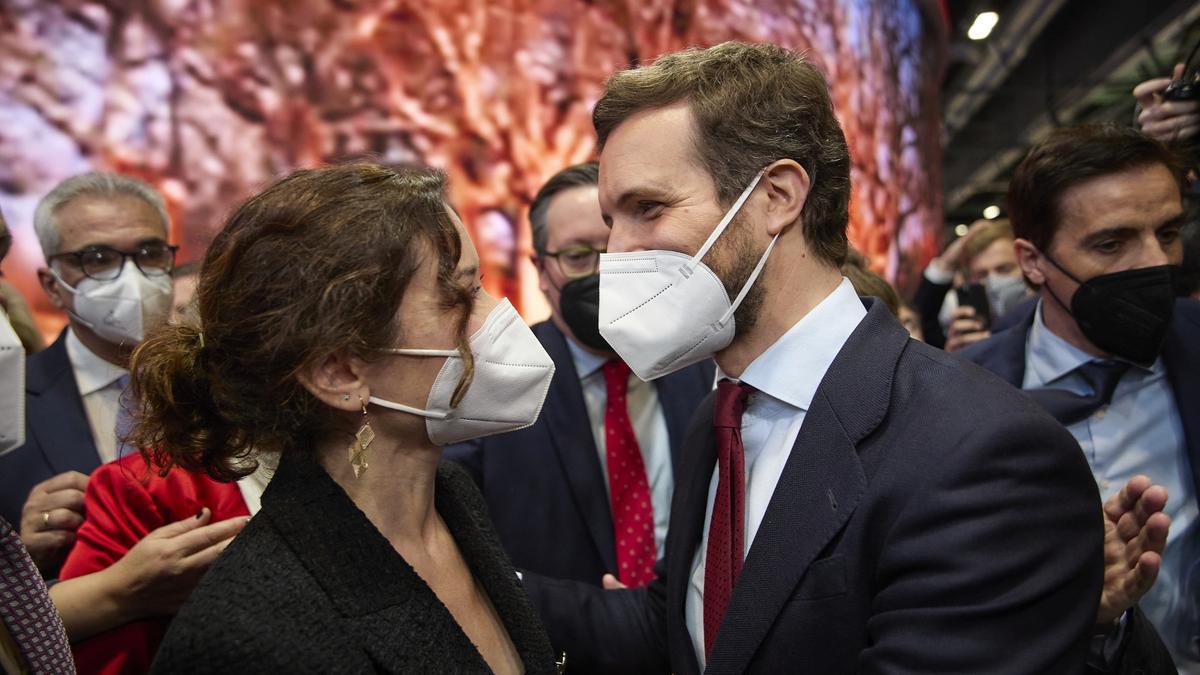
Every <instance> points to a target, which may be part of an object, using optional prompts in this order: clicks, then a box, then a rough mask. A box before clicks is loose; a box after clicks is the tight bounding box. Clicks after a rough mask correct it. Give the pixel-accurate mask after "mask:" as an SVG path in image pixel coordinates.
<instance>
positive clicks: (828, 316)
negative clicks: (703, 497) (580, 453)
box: [684, 278, 867, 669]
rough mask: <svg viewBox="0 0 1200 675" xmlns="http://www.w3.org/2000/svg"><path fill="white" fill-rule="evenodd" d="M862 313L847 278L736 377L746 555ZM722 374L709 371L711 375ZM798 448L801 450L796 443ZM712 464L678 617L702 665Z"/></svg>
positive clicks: (714, 492) (713, 493)
mask: <svg viewBox="0 0 1200 675" xmlns="http://www.w3.org/2000/svg"><path fill="white" fill-rule="evenodd" d="M866 315H867V311H866V309H865V308H864V307H863V303H862V300H861V299H859V297H858V294H857V293H855V292H854V287H853V286H852V285H850V281H849V280H848V279H845V278H843V279H842V283H841V284H839V285H838V287H837V288H835V289H834V290H833V292H832V293H830V294H829V295H828V296H826V297H825V299H824V300H822V301H821V302H820V304H818V305H817V306H816V307H814V308H813V309H812V311H810V312H809V313H808V314H807V315H806V316H804V317H803V318H802V319H800V320H799V321H797V322H796V325H794V326H792V327H791V329H789V330H788V332H787V333H784V334H783V336H782V337H780V338H779V339H778V340H777V341H776V342H775V344H773V345H771V346H770V347H768V348H767V350H766V351H764V352H763V353H762V354H760V355H759V356H758V358H756V359H754V361H753V362H751V363H750V365H749V366H747V367H746V370H745V372H743V373H742V379H741V381H742V382H744V383H746V384H748V385H750V386H751V387H754V389H755V391H754V393H752V394H751V395H750V398H749V400H748V401H747V403H746V411H745V413H744V414H743V415H742V445H743V447H744V448H745V457H746V460H745V468H746V473H745V481H746V502H745V504H746V509H745V517H746V522H745V527H746V529H745V533H746V536H745V538H744V539H745V546H746V550H745V551H744V552H743V555H746V554H749V552H750V549H751V545H752V544H753V543H754V535H755V534H757V533H758V527H759V525H760V524H761V523H762V520H763V516H764V515H765V514H766V511H767V504H769V503H770V501H771V495H773V494H774V493H775V485H776V484H777V483H778V482H779V476H780V475H781V474H782V473H783V467H784V465H785V464H787V461H788V458H789V457H791V454H792V446H793V445H795V443H796V437H797V436H799V434H800V427H801V425H803V424H804V416H805V413H806V412H808V409H809V407H810V406H811V405H812V400H813V396H814V395H816V392H817V386H818V385H819V384H820V383H821V380H822V379H823V378H824V377H825V371H827V370H829V366H830V364H832V363H833V359H834V358H835V357H836V356H837V355H838V352H840V351H841V350H842V346H843V345H844V344H846V340H847V339H848V338H849V337H850V334H851V333H853V332H854V329H855V328H857V327H858V324H859V322H861V321H862V320H863V317H865V316H866ZM723 377H726V376H725V375H724V373H722V372H721V371H720V369H719V368H718V369H717V378H718V379H720V378H723ZM799 451H800V452H803V448H800V449H799ZM719 474H720V471H719V468H717V467H714V469H713V476H712V480H711V481H710V482H709V486H708V506H707V507H706V510H705V514H706V515H705V517H704V522H705V526H704V535H703V537H702V538H701V541H700V546H699V548H697V549H696V553H695V556H694V557H693V559H692V574H691V578H690V582H689V584H688V590H687V598H686V601H685V607H684V615H685V620H686V622H687V628H688V632H689V633H690V634H691V636H692V645H693V646H694V647H695V649H696V658H697V660H698V661H699V663H700V667H701V669H703V668H704V556H705V552H706V551H707V550H708V523H709V521H710V520H711V519H712V512H713V502H714V501H715V500H716V497H717V482H718V480H719V478H720V475H719Z"/></svg>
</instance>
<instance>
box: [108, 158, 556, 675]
mask: <svg viewBox="0 0 1200 675" xmlns="http://www.w3.org/2000/svg"><path fill="white" fill-rule="evenodd" d="M444 192H445V184H444V179H443V177H442V176H441V174H438V173H435V172H432V171H429V170H425V169H404V170H394V169H390V168H385V167H381V166H375V165H369V164H356V165H343V166H334V167H327V168H321V169H311V170H302V171H297V172H295V173H293V174H292V175H290V176H288V177H287V178H285V179H283V180H281V181H279V182H278V183H276V184H274V185H272V186H270V187H269V188H267V189H266V190H265V191H264V192H262V193H261V194H259V195H257V196H255V197H253V198H251V199H250V200H248V201H247V202H246V203H244V204H243V205H242V206H241V207H240V208H238V209H237V210H236V211H235V212H234V213H233V214H232V216H231V217H230V219H229V221H228V223H227V224H226V226H225V228H224V229H223V230H222V231H221V232H220V233H219V234H218V235H217V237H216V239H215V241H214V242H213V244H212V247H211V248H210V250H209V252H208V255H207V256H206V258H205V260H204V265H203V273H202V275H201V278H200V282H199V286H198V291H197V297H198V308H199V319H200V323H199V326H198V327H189V326H169V327H167V328H165V329H164V330H163V331H162V332H160V333H159V334H157V335H155V336H152V337H150V338H149V339H147V340H146V341H145V342H144V343H143V344H142V346H141V347H140V348H139V349H138V351H137V352H136V353H135V355H134V358H133V364H132V369H131V370H132V373H133V387H134V389H133V392H134V397H135V399H136V400H137V402H138V403H137V410H136V411H135V413H136V419H137V424H136V426H135V428H134V431H133V433H132V437H131V438H130V441H131V442H132V443H134V444H136V445H137V446H138V447H142V448H149V449H150V450H148V451H146V452H147V453H148V454H149V455H150V456H151V459H152V460H154V462H155V463H157V464H158V465H160V466H179V467H182V468H184V469H186V470H190V471H204V472H207V473H208V474H209V475H211V476H213V477H214V478H218V479H221V480H231V479H234V478H237V477H238V476H240V475H245V474H246V473H248V472H250V471H252V470H253V469H254V461H253V459H254V453H255V452H262V451H272V452H278V453H279V454H280V457H281V459H280V463H279V468H278V470H277V472H276V473H275V476H274V478H273V479H272V482H271V484H270V485H269V486H268V487H267V489H266V492H265V493H264V494H263V496H262V509H261V511H260V512H259V514H258V515H257V516H255V517H254V518H253V520H252V521H251V522H250V524H249V525H247V527H246V529H245V530H244V531H243V532H242V534H240V535H239V536H238V537H237V538H236V539H235V540H234V542H233V543H232V544H231V545H230V546H229V548H228V549H227V550H226V552H225V553H224V555H223V556H222V557H221V558H220V559H219V560H218V562H217V563H216V564H215V565H214V566H213V568H212V570H211V571H210V572H209V573H208V575H207V576H206V577H205V578H204V580H203V581H202V582H201V584H200V585H199V587H198V588H197V589H196V591H195V592H194V594H193V595H192V597H191V598H190V599H189V601H188V603H187V604H186V605H185V606H184V607H183V609H182V610H181V611H180V613H179V615H178V616H177V617H176V618H175V620H174V622H173V623H172V625H171V628H170V630H169V631H168V633H167V635H166V637H165V639H164V641H163V645H162V648H161V649H160V651H159V654H158V657H157V659H156V661H155V664H154V671H155V672H171V673H177V672H178V673H183V672H270V671H271V670H280V671H286V672H329V673H332V672H412V671H423V672H424V671H438V672H475V671H487V670H489V669H490V670H493V671H495V672H500V673H516V672H522V671H526V672H548V671H552V670H553V669H554V665H553V656H552V654H551V649H550V644H549V642H548V640H547V638H546V636H545V634H544V631H543V628H542V626H541V624H540V622H539V620H538V618H537V615H536V613H535V611H534V609H533V608H532V606H531V605H530V604H529V601H528V599H527V598H526V596H525V594H524V591H523V590H522V588H521V586H520V583H519V581H518V579H517V576H516V574H515V572H514V570H513V569H512V567H511V565H510V564H509V563H508V561H507V559H506V558H505V557H504V554H503V552H502V550H501V548H500V545H499V543H498V541H497V539H496V537H495V534H494V533H493V531H492V529H491V525H490V523H489V522H488V519H487V515H486V510H485V507H484V506H483V502H482V500H481V498H480V496H479V494H478V492H477V490H476V489H475V487H474V485H473V484H472V483H471V482H470V479H469V478H467V477H466V475H465V474H464V473H462V472H461V470H459V469H455V468H452V467H451V466H450V465H448V464H445V463H442V462H441V446H442V445H445V444H447V443H452V442H456V441H460V440H464V439H466V438H473V437H478V436H483V435H487V434H490V433H498V432H502V431H508V430H512V429H515V428H520V427H522V426H526V425H528V424H531V423H532V422H533V420H534V419H536V417H537V414H538V412H539V411H540V409H541V404H542V400H543V399H544V397H545V394H546V389H547V387H548V385H549V382H550V378H551V377H552V375H553V364H552V363H551V361H550V359H549V358H548V357H547V356H546V353H545V352H544V351H543V350H542V349H541V347H540V345H539V344H538V342H537V340H536V338H534V337H533V335H532V333H531V332H530V331H529V329H528V328H527V327H526V326H525V324H524V323H523V322H522V321H521V320H520V317H519V316H517V314H516V312H515V310H513V308H512V306H511V305H509V304H508V303H507V301H501V302H497V301H496V300H495V299H493V298H491V297H490V296H488V295H487V294H486V293H485V292H483V291H482V290H481V287H480V278H479V271H478V265H479V257H478V254H477V253H476V251H475V248H474V246H473V244H472V243H471V240H470V238H469V237H468V236H467V234H466V231H465V229H464V228H463V226H462V223H461V222H460V220H459V218H458V216H457V215H456V214H455V213H454V211H453V210H452V209H451V208H450V207H449V206H448V205H447V204H446V202H445V194H444Z"/></svg>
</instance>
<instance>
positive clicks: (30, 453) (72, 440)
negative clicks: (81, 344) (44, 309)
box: [0, 330, 100, 527]
mask: <svg viewBox="0 0 1200 675" xmlns="http://www.w3.org/2000/svg"><path fill="white" fill-rule="evenodd" d="M98 466H100V453H99V451H97V450H96V443H95V441H94V440H93V439H92V428H91V426H89V424H88V419H87V413H86V412H84V410H83V400H82V399H81V398H80V397H79V386H78V385H77V384H76V383H75V371H74V370H73V369H72V368H71V361H70V359H68V358H67V332H66V331H65V330H64V331H63V332H62V334H61V335H59V336H58V339H57V340H55V341H54V344H52V345H50V346H49V347H47V348H46V349H44V350H42V351H40V352H38V353H36V354H31V355H29V357H28V358H27V359H25V445H22V446H21V447H19V448H17V449H16V450H13V451H12V452H10V453H9V454H7V455H5V456H4V457H0V517H3V518H4V519H5V520H7V521H8V522H10V523H13V524H14V525H16V526H17V527H20V525H18V524H19V523H20V522H21V507H22V506H24V505H25V500H26V498H28V497H29V491H30V490H32V489H33V486H35V485H37V484H38V483H40V482H42V481H44V480H46V479H47V478H51V477H53V476H56V475H58V474H60V473H63V472H65V471H78V472H80V473H82V474H90V473H91V472H92V470H94V469H95V468H96V467H98Z"/></svg>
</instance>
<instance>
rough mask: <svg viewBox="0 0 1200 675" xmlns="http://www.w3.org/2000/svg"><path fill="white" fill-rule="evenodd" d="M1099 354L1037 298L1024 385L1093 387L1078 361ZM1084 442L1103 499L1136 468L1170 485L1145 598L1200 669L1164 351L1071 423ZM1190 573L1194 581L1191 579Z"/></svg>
mask: <svg viewBox="0 0 1200 675" xmlns="http://www.w3.org/2000/svg"><path fill="white" fill-rule="evenodd" d="M1092 360H1095V357H1093V356H1091V355H1090V354H1088V353H1087V352H1084V351H1083V350H1081V349H1079V348H1077V347H1075V346H1074V345H1072V344H1070V343H1069V342H1067V341H1066V340H1064V339H1062V338H1061V337H1059V336H1057V335H1055V334H1054V333H1053V332H1051V331H1050V329H1049V328H1047V327H1046V324H1045V321H1044V320H1043V318H1042V306H1041V303H1039V304H1038V307H1037V311H1036V314H1035V316H1034V321H1033V326H1032V327H1031V328H1030V331H1029V340H1028V342H1027V343H1026V350H1025V380H1024V382H1023V384H1022V389H1039V388H1043V387H1047V386H1049V387H1053V388H1056V389H1066V390H1069V391H1072V392H1075V393H1077V394H1081V395H1091V394H1092V393H1093V392H1092V389H1091V386H1090V385H1089V384H1088V382H1087V380H1085V379H1084V378H1083V376H1082V375H1080V374H1079V373H1077V372H1075V369H1076V368H1078V367H1079V366H1081V365H1083V364H1084V363H1087V362H1088V361H1092ZM1067 430H1068V431H1070V432H1071V435H1073V436H1074V437H1075V440H1077V441H1079V447H1080V448H1082V449H1083V453H1084V455H1085V456H1086V457H1087V460H1088V464H1089V465H1091V467H1092V474H1093V475H1094V476H1095V478H1096V484H1097V485H1098V486H1099V488H1100V496H1101V498H1102V499H1108V498H1109V497H1111V496H1112V495H1114V494H1116V493H1117V492H1118V491H1119V490H1120V489H1121V488H1122V487H1124V485H1125V483H1126V482H1128V481H1129V479H1130V478H1133V477H1134V476H1136V475H1138V474H1144V475H1146V476H1149V477H1150V479H1151V480H1152V481H1154V482H1155V483H1156V484H1158V485H1162V486H1163V487H1165V488H1166V489H1167V495H1168V499H1167V507H1166V513H1167V515H1169V516H1170V517H1171V531H1170V534H1169V535H1168V537H1167V547H1166V550H1165V551H1164V552H1163V561H1162V567H1161V569H1160V570H1159V573H1158V580H1157V581H1156V582H1155V584H1154V587H1153V588H1151V589H1150V592H1149V593H1147V594H1146V596H1145V597H1143V598H1142V601H1141V602H1140V603H1139V604H1140V606H1141V608H1142V610H1143V611H1144V612H1145V613H1146V615H1147V616H1149V617H1150V620H1151V621H1152V622H1153V623H1154V625H1155V627H1156V628H1157V629H1158V632H1159V634H1160V635H1161V636H1162V638H1163V641H1164V642H1166V643H1167V646H1168V648H1170V650H1171V653H1172V656H1174V657H1175V660H1176V662H1177V664H1178V665H1179V669H1180V671H1181V672H1200V655H1198V654H1197V653H1196V647H1195V645H1194V644H1192V638H1193V636H1195V635H1196V634H1197V632H1198V630H1200V627H1198V626H1197V623H1196V616H1195V614H1196V611H1197V607H1196V597H1197V591H1198V590H1200V589H1198V588H1197V586H1196V584H1197V582H1200V575H1198V572H1197V567H1196V562H1197V553H1198V552H1200V545H1198V544H1200V542H1198V539H1200V529H1198V528H1197V526H1196V521H1197V517H1196V516H1197V506H1196V494H1195V489H1194V483H1193V482H1192V472H1191V467H1190V466H1189V463H1188V457H1187V446H1186V442H1185V440H1184V436H1183V425H1182V422H1181V420H1180V417H1179V410H1178V408H1177V406H1176V405H1175V395H1174V393H1173V392H1172V391H1171V385H1170V383H1169V382H1168V381H1167V377H1166V369H1165V367H1164V366H1163V363H1162V359H1161V358H1160V359H1158V360H1157V361H1155V362H1154V365H1152V366H1151V367H1150V368H1149V369H1144V368H1139V367H1137V366H1134V367H1132V368H1130V369H1129V371H1128V372H1126V373H1125V375H1124V376H1122V377H1121V380H1120V381H1119V382H1118V383H1117V388H1116V390H1115V391H1114V392H1113V398H1112V402H1111V403H1110V404H1109V405H1107V406H1105V407H1103V408H1100V409H1099V410H1097V411H1096V412H1095V413H1093V414H1092V416H1091V417H1089V418H1088V419H1086V420H1083V421H1081V422H1076V423H1075V424H1072V425H1070V426H1068V427H1067ZM1189 578H1191V581H1190V583H1189Z"/></svg>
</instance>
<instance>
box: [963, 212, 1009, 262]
mask: <svg viewBox="0 0 1200 675" xmlns="http://www.w3.org/2000/svg"><path fill="white" fill-rule="evenodd" d="M979 227H980V228H981V229H980V230H979V232H978V233H977V234H972V235H971V240H970V241H968V242H967V246H966V250H965V251H963V260H964V261H966V263H967V264H968V265H970V264H971V261H972V260H974V259H975V256H977V255H979V254H980V253H983V252H984V251H986V250H987V249H988V247H989V246H991V245H992V244H994V243H996V242H998V241H1000V240H1001V239H1009V240H1011V239H1013V238H1014V237H1013V229H1012V223H1011V222H1009V220H1008V219H1007V218H997V219H996V220H989V221H987V222H986V223H985V224H983V225H980V226H979Z"/></svg>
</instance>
